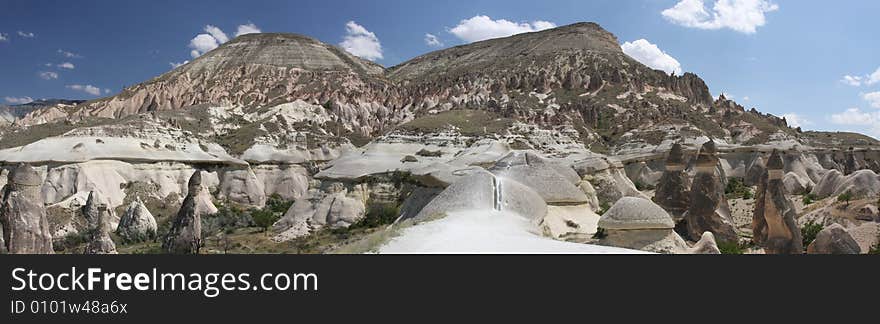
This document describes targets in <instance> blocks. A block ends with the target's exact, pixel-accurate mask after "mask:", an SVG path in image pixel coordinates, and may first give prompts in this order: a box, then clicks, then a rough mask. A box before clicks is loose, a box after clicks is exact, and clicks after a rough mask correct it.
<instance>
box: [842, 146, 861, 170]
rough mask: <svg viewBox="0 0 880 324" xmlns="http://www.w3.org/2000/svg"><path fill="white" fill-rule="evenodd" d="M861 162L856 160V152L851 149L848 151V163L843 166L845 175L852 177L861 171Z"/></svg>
mask: <svg viewBox="0 0 880 324" xmlns="http://www.w3.org/2000/svg"><path fill="white" fill-rule="evenodd" d="M859 169H860V166H859V161H857V160H856V155H855V152H853V149H852V148H850V149H849V150H848V151H846V163H844V164H843V175H847V176H848V175H850V174H853V173H855V172H856V171H859Z"/></svg>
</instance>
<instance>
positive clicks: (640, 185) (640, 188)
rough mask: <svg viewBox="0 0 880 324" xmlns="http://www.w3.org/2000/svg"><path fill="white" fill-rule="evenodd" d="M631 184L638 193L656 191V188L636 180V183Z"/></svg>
mask: <svg viewBox="0 0 880 324" xmlns="http://www.w3.org/2000/svg"><path fill="white" fill-rule="evenodd" d="M633 184H634V185H635V186H636V190H638V191H645V190H654V189H656V187H654V186H652V185H649V184H646V183H642V182H641V181H638V180H636V182H633Z"/></svg>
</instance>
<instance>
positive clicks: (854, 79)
mask: <svg viewBox="0 0 880 324" xmlns="http://www.w3.org/2000/svg"><path fill="white" fill-rule="evenodd" d="M840 82H843V83H845V84H848V85H851V86H853V87H858V86H861V85H862V77H860V76H852V75H844V76H843V79H841V80H840Z"/></svg>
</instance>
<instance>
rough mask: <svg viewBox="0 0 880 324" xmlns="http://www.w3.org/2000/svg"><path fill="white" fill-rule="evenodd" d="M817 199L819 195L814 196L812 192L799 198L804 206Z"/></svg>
mask: <svg viewBox="0 0 880 324" xmlns="http://www.w3.org/2000/svg"><path fill="white" fill-rule="evenodd" d="M817 199H819V197H816V195H814V194H811V193H808V194H806V195H804V197H803V198H801V201H802V202H803V203H804V206H806V205H809V204H812V203H814V202H816V200H817Z"/></svg>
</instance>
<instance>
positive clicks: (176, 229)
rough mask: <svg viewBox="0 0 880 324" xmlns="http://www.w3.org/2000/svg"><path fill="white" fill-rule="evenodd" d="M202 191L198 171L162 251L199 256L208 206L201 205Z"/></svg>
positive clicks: (199, 172) (190, 180)
mask: <svg viewBox="0 0 880 324" xmlns="http://www.w3.org/2000/svg"><path fill="white" fill-rule="evenodd" d="M202 191H207V190H206V188H204V187H203V186H202V172H201V171H196V172H194V173H193V175H192V177H190V179H189V182H188V184H187V194H186V198H184V199H183V204H181V206H180V210H179V211H178V212H177V216H176V217H175V218H174V220H173V221H172V224H171V229H170V230H168V234H167V235H166V236H165V238H164V239H163V243H162V249H163V250H164V251H165V252H166V253H170V254H198V253H199V250H200V249H201V247H202V216H203V215H206V214H207V213H206V212H205V210H204V209H205V208H206V206H205V205H204V204H199V202H198V200H199V197H200V196H202V195H203V194H202Z"/></svg>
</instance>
